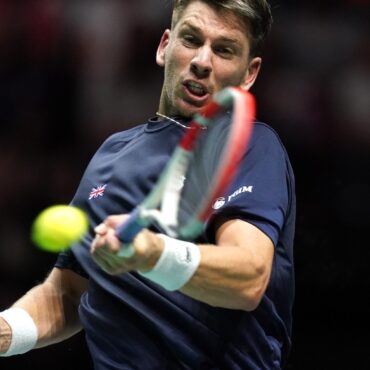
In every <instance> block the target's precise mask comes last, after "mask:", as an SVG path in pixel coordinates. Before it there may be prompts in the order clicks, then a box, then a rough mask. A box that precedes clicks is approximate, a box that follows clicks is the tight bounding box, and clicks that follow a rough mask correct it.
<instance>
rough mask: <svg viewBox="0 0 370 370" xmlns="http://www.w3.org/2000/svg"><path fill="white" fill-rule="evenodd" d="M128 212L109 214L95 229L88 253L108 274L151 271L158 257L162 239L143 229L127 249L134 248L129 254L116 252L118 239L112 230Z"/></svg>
mask: <svg viewBox="0 0 370 370" xmlns="http://www.w3.org/2000/svg"><path fill="white" fill-rule="evenodd" d="M127 217H128V216H127V215H116V216H109V217H108V218H106V220H105V221H104V222H103V223H102V224H100V225H98V226H97V227H96V228H95V233H96V237H95V239H94V241H93V243H92V245H91V254H92V257H93V259H94V260H95V262H96V263H97V264H98V265H99V266H100V267H101V268H102V269H103V270H104V271H106V272H108V273H109V274H112V275H113V274H114V275H116V274H121V273H124V272H127V271H132V270H140V271H142V272H145V271H149V270H151V269H152V268H153V267H154V265H155V264H156V262H157V260H158V259H159V257H160V255H161V253H162V251H163V248H164V242H163V240H162V239H161V238H159V237H158V236H157V235H156V234H155V233H152V232H150V231H149V230H146V229H144V230H143V231H142V232H140V233H139V234H138V235H137V236H136V237H135V239H134V240H133V242H132V244H131V245H130V246H126V247H128V248H132V249H133V255H132V256H131V257H122V256H119V255H118V252H119V250H120V248H121V242H120V241H119V240H118V239H117V237H116V235H115V229H116V227H117V226H118V225H120V224H121V223H122V222H123V221H124V220H125V219H127Z"/></svg>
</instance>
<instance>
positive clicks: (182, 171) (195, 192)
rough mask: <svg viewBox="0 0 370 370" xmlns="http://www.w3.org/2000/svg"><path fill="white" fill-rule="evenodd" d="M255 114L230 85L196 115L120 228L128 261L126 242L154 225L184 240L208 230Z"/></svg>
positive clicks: (251, 105) (243, 150) (249, 101)
mask: <svg viewBox="0 0 370 370" xmlns="http://www.w3.org/2000/svg"><path fill="white" fill-rule="evenodd" d="M255 111H256V107H255V99H254V97H253V95H251V94H250V93H249V92H246V91H243V90H241V89H240V88H236V87H229V88H226V89H224V90H222V91H220V92H219V93H217V94H215V95H214V97H213V100H212V101H211V102H210V103H208V104H207V105H206V106H205V107H204V109H203V110H202V111H201V112H200V113H199V114H197V115H195V116H194V118H193V120H192V122H191V123H190V126H189V129H188V130H187V131H186V132H185V134H184V136H183V137H182V139H181V141H180V143H179V144H178V146H177V147H176V149H175V150H174V152H173V154H172V156H171V159H170V161H169V162H168V163H167V165H166V167H165V169H164V171H163V173H162V174H161V175H160V177H159V180H158V182H157V184H156V185H155V187H154V188H153V189H152V191H151V192H150V194H149V195H148V196H147V197H146V198H145V199H144V201H143V202H142V203H141V204H140V205H139V206H137V207H136V208H135V209H134V210H133V211H132V212H131V214H130V216H129V218H128V219H127V220H126V221H124V222H123V223H122V224H121V225H119V226H118V227H117V229H116V236H117V237H118V239H119V240H120V241H121V242H122V243H123V244H122V247H121V250H120V252H119V255H121V256H125V257H129V256H130V255H131V254H132V248H127V244H129V243H131V242H132V240H133V239H134V238H135V236H136V235H137V234H138V233H139V232H140V231H141V230H142V229H144V228H146V227H148V226H149V225H151V224H156V225H157V226H159V228H160V229H162V230H163V231H164V232H165V233H166V234H167V235H169V236H171V237H176V238H179V239H184V240H194V239H195V238H196V237H197V236H198V235H200V234H201V233H202V232H203V230H204V227H205V224H206V223H207V221H208V219H209V218H210V216H211V214H212V212H213V208H212V205H213V203H214V202H215V200H216V199H217V198H219V197H221V196H222V195H224V194H225V192H226V191H227V188H228V186H229V185H230V184H231V182H232V181H233V179H234V176H235V174H236V172H237V170H238V166H239V164H240V162H241V159H242V157H243V156H244V155H245V154H246V151H247V147H248V144H249V141H250V137H251V135H252V129H253V122H254V119H255Z"/></svg>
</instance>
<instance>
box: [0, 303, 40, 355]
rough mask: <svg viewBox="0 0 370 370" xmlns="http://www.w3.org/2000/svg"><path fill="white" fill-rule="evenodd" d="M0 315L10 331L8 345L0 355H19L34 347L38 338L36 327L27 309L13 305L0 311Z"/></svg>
mask: <svg viewBox="0 0 370 370" xmlns="http://www.w3.org/2000/svg"><path fill="white" fill-rule="evenodd" d="M0 317H2V318H3V319H4V320H5V321H6V322H7V323H8V325H9V326H10V329H11V331H12V340H11V343H10V346H9V348H8V350H7V351H6V352H5V353H2V354H0V356H3V357H8V356H13V355H20V354H22V353H25V352H28V351H30V350H31V349H32V348H34V347H35V345H36V342H37V338H38V333H37V328H36V325H35V322H34V321H33V320H32V317H31V316H30V314H29V313H28V312H27V311H25V310H23V309H22V308H17V307H13V308H9V309H8V310H5V311H3V312H0Z"/></svg>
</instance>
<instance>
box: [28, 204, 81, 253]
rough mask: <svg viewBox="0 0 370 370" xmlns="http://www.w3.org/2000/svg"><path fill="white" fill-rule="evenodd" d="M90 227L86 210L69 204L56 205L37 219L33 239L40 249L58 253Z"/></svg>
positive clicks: (44, 211)
mask: <svg viewBox="0 0 370 370" xmlns="http://www.w3.org/2000/svg"><path fill="white" fill-rule="evenodd" d="M87 229H88V219H87V216H86V214H85V212H84V211H82V210H81V209H79V208H76V207H72V206H67V205H54V206H51V207H48V208H46V209H45V210H43V211H42V212H41V213H40V214H39V215H38V216H37V217H36V219H35V221H34V223H33V224H32V229H31V239H32V241H33V242H34V244H35V245H36V246H37V247H39V248H40V249H42V250H44V251H47V252H53V253H58V252H60V251H63V250H65V249H67V248H69V247H70V246H71V245H72V244H73V243H75V242H77V241H78V240H79V239H80V238H81V237H82V236H83V234H84V233H85V232H86V231H87Z"/></svg>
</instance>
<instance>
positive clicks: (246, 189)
mask: <svg viewBox="0 0 370 370" xmlns="http://www.w3.org/2000/svg"><path fill="white" fill-rule="evenodd" d="M252 192H253V186H252V185H248V186H242V187H240V188H239V189H238V190H236V191H234V192H233V193H232V194H231V195H229V196H228V197H227V199H226V198H224V197H220V198H217V199H216V201H215V202H214V203H213V206H212V208H213V209H216V210H217V209H220V208H221V207H223V206H224V205H225V203H228V202H230V201H231V200H233V199H234V198H235V197H237V196H238V195H240V194H243V193H252Z"/></svg>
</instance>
